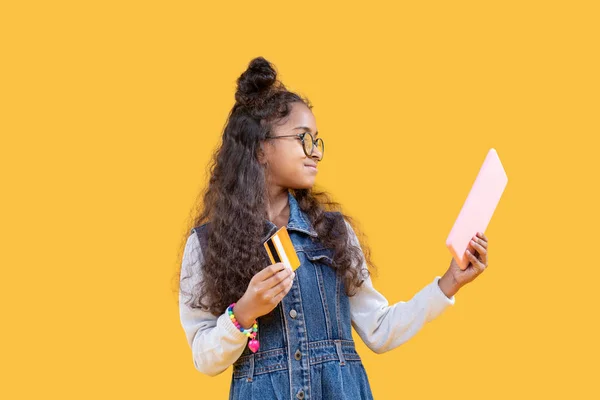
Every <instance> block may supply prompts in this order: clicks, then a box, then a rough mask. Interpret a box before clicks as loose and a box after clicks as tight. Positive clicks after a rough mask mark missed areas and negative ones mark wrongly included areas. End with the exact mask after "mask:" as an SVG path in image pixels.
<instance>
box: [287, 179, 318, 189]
mask: <svg viewBox="0 0 600 400" xmlns="http://www.w3.org/2000/svg"><path fill="white" fill-rule="evenodd" d="M313 186H315V181H312V182H311V181H309V182H298V183H296V184H295V185H292V188H293V189H296V190H304V189H312V188H313Z"/></svg>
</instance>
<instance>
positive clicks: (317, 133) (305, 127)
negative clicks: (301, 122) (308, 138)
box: [294, 126, 319, 137]
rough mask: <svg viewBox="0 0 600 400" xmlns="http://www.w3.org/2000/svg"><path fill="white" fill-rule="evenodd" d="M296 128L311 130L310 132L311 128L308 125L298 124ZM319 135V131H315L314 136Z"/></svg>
mask: <svg viewBox="0 0 600 400" xmlns="http://www.w3.org/2000/svg"><path fill="white" fill-rule="evenodd" d="M294 129H305V130H307V131H309V132H310V128H309V127H308V126H297V127H295V128H294ZM317 136H319V131H316V132H315V135H314V137H317Z"/></svg>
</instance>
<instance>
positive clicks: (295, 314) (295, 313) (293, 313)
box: [290, 310, 298, 319]
mask: <svg viewBox="0 0 600 400" xmlns="http://www.w3.org/2000/svg"><path fill="white" fill-rule="evenodd" d="M297 316H298V313H297V312H296V310H291V311H290V317H292V318H294V319H296V317H297Z"/></svg>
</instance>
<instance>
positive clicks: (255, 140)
mask: <svg viewBox="0 0 600 400" xmlns="http://www.w3.org/2000/svg"><path fill="white" fill-rule="evenodd" d="M235 100H236V103H235V105H234V106H233V108H232V110H231V112H230V113H229V116H228V120H227V123H226V125H225V128H224V131H223V136H222V142H221V144H220V146H219V147H218V148H217V150H216V152H215V154H214V156H213V159H212V161H211V163H210V164H209V176H210V178H209V182H208V186H207V188H206V189H205V191H204V193H203V196H202V195H201V196H199V198H198V204H197V205H196V207H195V215H192V218H191V221H190V222H191V223H190V224H189V226H188V229H187V230H186V234H185V237H184V242H183V245H182V247H184V245H185V241H186V240H187V238H188V236H189V234H190V229H191V228H192V227H197V226H200V225H202V224H205V223H208V222H210V229H209V235H208V245H207V248H205V249H203V255H204V262H203V264H202V266H201V267H202V277H203V279H202V280H200V281H198V283H197V284H196V285H194V286H193V288H192V292H185V293H184V294H186V295H189V296H190V298H189V299H188V300H187V301H186V304H188V305H189V306H190V307H192V308H203V309H205V310H209V311H210V312H211V313H213V314H214V315H215V316H218V315H220V314H222V313H223V312H224V311H225V309H226V308H227V306H228V305H229V304H231V303H232V302H234V301H237V300H239V298H240V297H241V296H242V295H243V294H244V292H245V291H246V288H247V287H248V284H249V282H250V279H251V278H252V277H253V276H254V275H255V274H256V273H257V272H258V271H260V270H262V269H263V268H265V267H266V265H265V255H264V253H263V251H264V249H263V247H262V242H261V239H262V238H263V235H264V234H265V231H264V228H265V220H266V219H268V214H267V201H268V199H267V187H266V177H265V169H264V168H265V167H264V166H263V165H261V164H260V163H259V160H258V152H259V150H260V149H261V145H262V142H263V141H264V140H265V138H266V136H267V134H268V132H269V130H270V129H271V127H272V126H273V124H275V123H277V122H278V121H281V120H283V119H284V118H285V117H287V116H288V115H289V113H290V109H291V107H290V106H291V104H292V103H294V102H302V103H304V104H305V105H306V106H307V107H308V108H309V109H312V105H311V103H310V101H309V100H308V99H307V98H305V97H303V96H300V95H298V94H296V93H294V92H291V91H289V90H287V89H286V87H285V86H284V85H283V84H282V83H281V82H280V81H279V80H277V72H276V70H275V68H274V66H273V65H272V64H271V63H269V62H268V61H267V60H265V59H264V58H263V57H257V58H255V59H253V60H252V61H251V62H250V64H249V66H248V68H247V70H246V71H244V73H242V75H241V76H240V77H239V78H238V79H237V91H236V93H235ZM289 190H291V193H292V195H294V197H295V198H296V199H297V201H298V205H299V207H300V209H301V210H302V211H303V212H304V213H306V215H307V216H308V218H309V221H310V222H311V224H312V225H313V227H314V229H315V231H316V232H317V235H318V238H319V240H320V242H321V243H322V244H323V245H324V246H325V247H327V248H330V249H332V250H333V262H332V263H331V265H330V266H331V267H332V268H334V269H335V270H336V271H337V273H338V274H340V275H341V276H343V281H344V285H345V289H346V293H347V294H348V295H349V296H352V295H354V294H355V293H356V291H357V289H358V288H359V287H360V286H361V285H362V283H363V281H364V277H365V275H364V273H367V274H368V270H366V271H364V270H359V268H358V267H359V266H360V265H361V263H362V257H363V255H364V257H365V260H366V262H367V265H368V266H369V267H371V269H372V268H373V264H372V262H371V259H370V251H369V248H368V246H366V245H365V244H364V241H363V240H362V238H363V235H362V234H361V233H360V232H359V231H358V230H357V228H356V226H355V225H354V223H353V220H352V218H351V217H349V216H347V215H345V214H343V213H341V210H340V209H341V207H340V205H339V203H336V202H334V201H332V200H331V198H330V196H329V195H328V194H327V193H325V192H322V191H318V192H317V191H314V190H313V189H301V190H295V189H294V188H289ZM326 211H337V212H340V214H341V216H342V217H343V218H344V219H345V220H346V221H348V223H350V224H351V226H352V227H353V229H354V230H355V232H356V233H357V236H358V237H359V241H360V243H361V246H360V247H357V246H353V245H351V244H350V242H349V232H348V231H347V230H346V229H345V224H343V226H341V227H340V226H338V227H335V226H332V225H331V224H330V223H328V222H327V221H329V220H330V219H327V218H325V217H324V216H325V212H326ZM339 221H342V222H343V220H339ZM338 225H340V223H338ZM333 230H335V234H332V232H334V231H333ZM361 247H362V249H361ZM361 250H362V252H361ZM199 267H200V266H199V265H198V266H197V268H199ZM180 268H181V263H180ZM191 272H192V275H193V274H194V273H198V272H199V271H191ZM180 273H181V270H179V271H178V275H179V274H180ZM192 275H189V276H185V277H181V280H182V281H183V279H189V278H190V277H191V276H192ZM178 278H179V276H178ZM182 292H183V291H182Z"/></svg>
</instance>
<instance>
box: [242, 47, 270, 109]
mask: <svg viewBox="0 0 600 400" xmlns="http://www.w3.org/2000/svg"><path fill="white" fill-rule="evenodd" d="M276 81H277V71H275V68H274V67H273V65H271V63H270V62H268V61H267V60H265V59H264V58H263V57H256V58H255V59H253V60H252V61H250V64H248V69H247V70H246V71H244V72H243V73H242V75H240V77H239V78H238V79H237V91H236V93H235V100H236V101H237V102H238V103H240V104H243V105H248V104H251V103H254V102H255V101H256V99H258V98H260V97H261V95H262V94H264V93H266V92H268V91H269V89H270V88H271V87H272V86H273V84H274V83H275V82H276Z"/></svg>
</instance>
